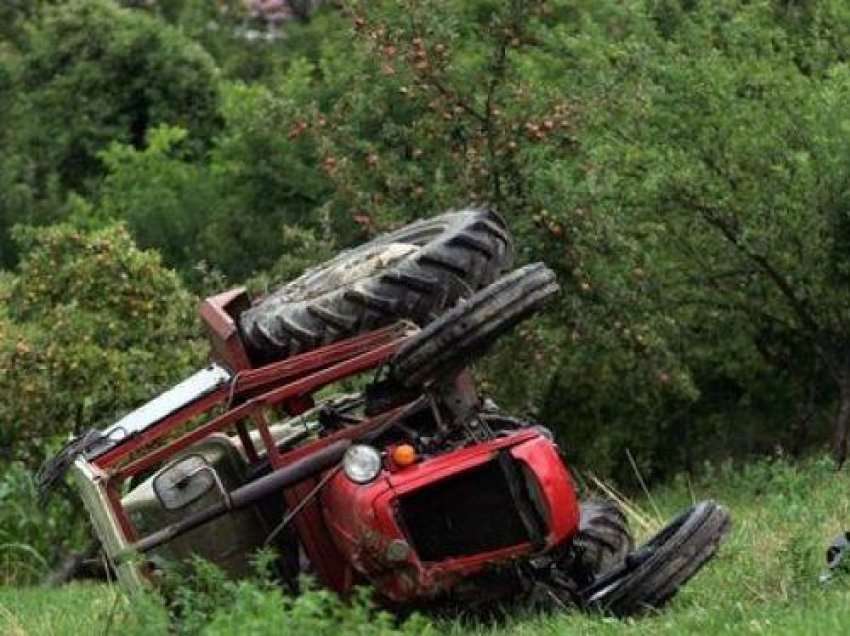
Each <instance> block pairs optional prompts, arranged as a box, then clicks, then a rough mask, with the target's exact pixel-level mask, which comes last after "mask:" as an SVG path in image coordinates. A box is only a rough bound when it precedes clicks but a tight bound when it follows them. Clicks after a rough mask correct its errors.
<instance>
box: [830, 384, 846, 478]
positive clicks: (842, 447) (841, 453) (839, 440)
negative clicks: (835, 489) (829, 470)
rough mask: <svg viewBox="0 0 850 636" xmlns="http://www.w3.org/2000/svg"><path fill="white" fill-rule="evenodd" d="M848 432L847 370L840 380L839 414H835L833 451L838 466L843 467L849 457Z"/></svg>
mask: <svg viewBox="0 0 850 636" xmlns="http://www.w3.org/2000/svg"><path fill="white" fill-rule="evenodd" d="M848 433H850V371H845V372H844V373H842V374H841V375H840V377H839V380H838V414H837V415H836V416H835V442H834V445H833V452H834V453H835V461H836V462H837V463H838V468H841V466H842V465H843V464H844V461H845V460H846V459H847V437H848Z"/></svg>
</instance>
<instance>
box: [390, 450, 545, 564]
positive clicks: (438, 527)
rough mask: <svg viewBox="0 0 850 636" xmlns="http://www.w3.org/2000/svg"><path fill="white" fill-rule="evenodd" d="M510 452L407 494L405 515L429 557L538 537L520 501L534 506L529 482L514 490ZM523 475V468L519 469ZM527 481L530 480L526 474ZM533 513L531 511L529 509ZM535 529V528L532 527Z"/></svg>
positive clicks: (439, 558)
mask: <svg viewBox="0 0 850 636" xmlns="http://www.w3.org/2000/svg"><path fill="white" fill-rule="evenodd" d="M504 459H507V458H506V457H505V458H502V460H494V461H491V462H488V463H486V464H484V465H482V466H480V467H477V468H474V469H472V470H469V471H465V472H463V473H461V474H460V475H455V476H453V477H449V478H447V479H443V480H441V481H439V482H437V483H436V484H434V485H432V486H429V487H427V488H424V489H422V490H419V491H417V492H415V493H412V494H410V495H407V496H405V497H402V498H401V499H400V500H399V515H400V518H401V522H402V525H403V527H404V529H405V531H406V533H407V536H408V538H409V539H410V541H411V543H412V544H413V547H414V549H415V550H416V552H417V554H418V555H419V558H420V559H421V560H423V561H442V560H444V559H448V558H452V557H460V556H468V555H473V554H478V553H481V552H489V551H491V550H498V549H500V548H507V547H510V546H514V545H517V544H520V543H525V542H527V541H530V540H532V539H531V537H530V533H529V528H528V525H529V521H528V520H526V521H523V516H522V515H521V514H520V510H519V509H518V505H519V506H522V507H524V508H525V509H526V510H528V509H530V507H531V506H530V502H529V501H528V499H527V494H526V488H525V485H524V483H522V484H520V485H519V488H517V487H515V488H514V492H515V493H516V492H517V491H518V490H521V491H522V493H521V494H520V495H519V496H520V497H522V498H523V501H521V502H517V501H516V500H515V498H514V497H515V495H512V493H511V484H510V483H509V481H508V480H509V475H511V474H512V472H511V470H510V469H508V470H506V468H505V461H504ZM514 472H515V473H516V474H518V475H520V477H519V479H520V480H522V477H521V473H520V472H519V471H514ZM522 481H523V482H524V480H522ZM526 516H528V515H526ZM532 529H533V528H532Z"/></svg>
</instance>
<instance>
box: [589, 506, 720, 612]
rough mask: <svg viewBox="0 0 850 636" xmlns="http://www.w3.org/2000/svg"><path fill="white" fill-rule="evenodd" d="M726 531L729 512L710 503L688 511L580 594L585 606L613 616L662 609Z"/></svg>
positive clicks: (700, 566)
mask: <svg viewBox="0 0 850 636" xmlns="http://www.w3.org/2000/svg"><path fill="white" fill-rule="evenodd" d="M730 527H731V520H730V517H729V513H728V512H727V511H726V509H725V508H723V507H722V506H719V505H718V504H716V503H715V502H713V501H703V502H701V503H699V504H697V505H695V506H693V507H691V508H689V509H688V510H686V511H685V512H683V513H682V514H681V515H679V516H678V517H676V518H675V519H674V520H673V521H672V522H670V523H669V524H668V525H667V526H666V527H664V528H663V529H662V530H661V531H660V532H658V533H657V534H656V535H655V536H654V537H652V538H651V539H650V540H649V541H647V542H646V543H645V544H644V545H642V546H641V547H640V548H638V549H637V550H636V551H634V552H633V553H631V554H629V555H628V556H627V557H626V559H625V561H624V562H623V564H622V565H621V566H620V567H615V568H614V569H613V570H611V571H610V572H608V573H603V574H602V576H600V577H599V578H598V579H597V580H596V581H595V582H594V583H593V584H592V585H590V586H589V587H588V588H586V589H584V590H582V591H581V596H582V598H583V602H584V604H585V606H586V607H587V608H589V609H596V610H601V611H603V612H605V613H609V614H613V615H615V616H631V615H635V614H640V613H643V612H646V611H649V610H653V609H658V608H660V607H661V606H663V605H664V604H665V603H666V602H667V601H669V600H670V599H671V598H672V597H673V596H674V595H675V594H676V592H677V591H678V590H679V588H681V587H682V586H683V585H684V584H685V583H687V582H688V581H689V580H690V579H691V577H693V576H694V575H695V574H696V573H697V572H698V571H699V570H700V568H702V566H703V565H705V564H706V563H707V562H708V561H709V560H710V559H711V558H713V557H714V556H715V554H716V553H717V549H718V547H719V545H720V542H721V541H722V540H723V538H724V537H725V535H726V533H727V532H728V531H729V528H730Z"/></svg>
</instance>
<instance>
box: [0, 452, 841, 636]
mask: <svg viewBox="0 0 850 636" xmlns="http://www.w3.org/2000/svg"><path fill="white" fill-rule="evenodd" d="M703 474H704V477H703V478H696V479H695V478H692V477H690V476H687V475H680V476H679V477H677V478H676V479H675V480H673V481H672V482H670V483H668V484H666V485H664V486H662V487H659V488H656V489H654V490H653V492H652V497H653V501H654V504H655V505H657V507H658V508H659V509H660V511H661V514H662V515H663V516H664V517H665V518H668V517H669V516H670V515H673V514H674V513H675V512H676V511H678V510H681V509H682V508H683V507H684V506H687V505H689V504H690V503H691V502H692V500H693V498H696V499H704V498H708V497H711V498H715V499H717V500H719V501H722V502H724V503H725V504H726V505H728V507H729V508H730V510H731V513H732V518H733V526H732V531H731V534H730V535H729V538H728V540H727V541H726V542H725V543H724V544H723V545H722V546H721V548H720V553H719V556H718V557H717V558H716V559H714V560H713V561H711V562H710V563H709V564H708V565H707V566H706V567H705V568H703V569H702V570H701V571H700V573H699V574H698V575H697V576H696V578H694V579H693V580H692V581H691V582H690V583H688V585H687V586H686V587H685V588H683V589H682V590H681V591H680V593H679V594H678V595H677V597H676V598H675V599H674V600H673V601H672V603H671V604H670V605H669V606H667V607H666V608H665V609H664V611H661V612H655V613H651V614H648V615H647V616H644V617H642V618H640V619H635V620H625V621H623V620H616V619H611V618H605V617H601V616H598V615H588V614H582V613H580V612H558V613H555V614H548V615H547V614H540V615H538V614H535V615H528V614H525V615H523V614H511V615H510V616H506V617H505V619H504V621H501V622H500V623H498V624H495V625H494V624H481V623H479V622H476V621H474V620H472V619H470V618H466V619H464V620H458V621H449V620H442V621H440V622H437V623H435V624H433V625H432V626H431V628H430V632H428V631H425V628H424V627H423V628H421V629H419V628H413V627H407V628H403V627H400V626H398V627H395V630H396V632H395V633H398V632H401V633H405V631H403V630H404V629H406V633H423V632H424V633H431V634H448V635H452V636H454V635H457V636H467V635H468V634H475V635H477V636H508V635H515V636H537V635H540V636H543V635H544V634H545V635H553V634H593V635H596V634H601V635H603V636H605V635H608V634H610V635H611V636H623V635H626V636H657V635H659V634H660V635H670V636H677V635H679V634H706V635H715V634H717V635H718V636H719V635H721V634H753V635H755V634H787V635H793V636H809V635H810V634H817V635H823V636H830V635H832V634H840V633H843V632H844V631H845V629H846V625H847V623H848V621H850V590H848V586H847V582H848V578H847V573H846V572H839V573H838V575H837V576H836V577H835V578H834V579H833V580H832V582H831V583H829V584H828V585H826V586H823V585H820V584H819V583H818V576H819V574H820V573H821V571H822V570H823V569H824V567H825V563H824V559H823V555H824V553H825V550H826V548H827V546H828V545H829V543H830V541H831V540H832V538H833V537H834V536H836V535H837V534H839V533H840V532H842V531H843V530H845V529H846V528H847V519H848V518H850V500H848V498H847V496H846V492H847V489H848V488H850V474H848V473H847V472H846V471H844V472H840V473H836V471H835V469H834V464H833V462H832V461H831V460H830V459H829V458H828V457H825V456H819V457H815V458H811V459H807V460H805V461H802V462H792V461H790V460H789V459H788V458H786V457H781V456H778V457H777V456H774V457H771V458H768V459H764V460H761V461H757V462H753V463H751V464H747V465H744V466H735V465H733V464H732V463H731V462H725V463H722V464H712V465H709V466H704V467H703ZM622 485H623V484H620V486H622ZM632 503H633V504H634V505H636V506H637V507H638V508H639V509H640V510H641V512H642V514H643V515H644V516H646V517H652V516H653V512H652V509H653V505H651V504H650V502H649V501H647V500H646V499H643V498H642V499H639V500H637V501H633V502H632ZM632 525H633V527H634V528H635V530H636V532H637V533H638V535H639V536H641V537H645V536H646V535H647V534H648V532H649V529H648V528H642V527H641V526H639V524H637V523H636V522H635V520H634V519H632ZM213 580H215V579H213ZM230 585H231V586H233V587H232V588H231V590H232V593H230V594H228V595H223V596H222V598H221V601H220V602H221V605H220V606H219V607H217V608H216V609H215V610H214V611H212V612H211V613H209V614H207V616H206V619H207V622H203V617H201V616H199V617H198V623H196V625H198V627H199V628H200V629H206V630H207V631H208V632H210V633H215V634H243V633H252V634H253V633H259V634H265V633H270V634H271V633H276V634H281V633H297V634H301V633H306V634H309V633H311V632H316V633H318V634H332V633H334V634H348V633H353V634H358V633H372V632H367V631H366V630H367V629H368V628H369V627H370V626H371V624H372V623H370V622H360V623H357V624H355V623H353V622H349V621H338V620H336V618H337V617H339V616H341V615H345V616H346V617H347V618H350V619H351V620H355V619H354V617H355V616H356V615H357V614H358V613H359V612H362V611H364V610H363V609H362V607H363V606H361V605H360V604H359V603H358V604H357V605H355V606H354V607H351V606H344V607H343V606H341V605H340V604H339V601H337V600H331V601H330V602H329V603H328V602H327V601H326V600H325V597H324V596H321V595H320V596H318V597H317V596H315V595H314V594H308V596H307V597H306V598H305V599H304V600H303V601H302V603H303V605H301V606H300V607H299V609H297V610H295V611H294V614H297V616H298V618H296V616H295V615H291V614H290V612H284V611H282V607H284V605H283V604H282V603H291V602H293V601H286V600H284V601H282V602H281V601H280V595H279V593H277V592H274V591H271V590H269V589H268V588H267V587H266V584H265V583H263V582H257V581H254V582H252V583H250V584H244V585H240V584H233V583H231V584H230ZM198 589H200V590H201V591H200V592H199V593H200V594H201V595H203V594H204V592H203V590H202V588H198ZM188 594H191V593H190V592H187V595H188ZM326 603H327V604H326ZM113 606H115V609H114V614H113V621H114V623H113V624H114V625H115V627H114V628H113V631H117V629H118V627H117V626H118V625H120V631H121V633H122V634H124V633H126V634H140V633H152V634H161V633H164V632H165V630H166V625H167V612H166V610H165V609H164V608H163V606H162V605H161V604H160V603H159V602H158V601H155V600H151V599H150V597H142V598H139V597H137V598H135V599H132V600H125V599H123V598H121V599H119V600H118V601H117V604H116V599H115V592H114V589H113V588H109V587H107V586H83V585H79V584H76V585H71V586H67V587H64V588H62V589H59V590H45V589H44V588H28V589H20V588H9V587H6V588H3V587H0V607H2V608H4V610H5V611H3V610H0V632H2V633H11V634H16V633H31V634H42V633H57V634H81V633H104V632H106V631H107V630H106V629H105V626H106V624H107V617H108V616H109V614H110V610H111V609H112V608H113ZM200 606H201V602H200V600H198V602H197V605H196V607H200ZM287 607H289V606H287ZM319 608H321V609H319ZM358 608H360V609H358ZM229 613H230V614H232V617H228V614H229ZM305 614H307V615H308V616H310V617H311V618H306V617H304V615H305ZM373 616H374V614H370V615H369V618H367V619H364V620H365V621H372V620H374V621H375V623H376V624H377V625H379V626H380V625H382V623H381V622H380V620H381V619H374V618H373ZM241 619H244V621H245V622H240V621H241ZM201 625H204V626H205V627H203V628H201V627H200V626H201ZM145 626H147V627H148V630H147V631H144V628H145ZM286 627H290V628H291V629H290V631H288V632H287V631H286V630H285V628H286ZM251 628H254V630H255V631H252V630H251ZM296 628H299V629H300V630H301V631H299V629H296ZM171 629H172V630H173V631H175V632H178V631H179V629H180V627H179V623H174V622H172V624H171ZM331 630H336V631H335V632H332V631H331ZM375 632H377V633H380V632H378V630H377V629H375ZM184 633H185V632H184ZM202 633H204V632H202ZM387 633H394V632H392V631H388V632H387Z"/></svg>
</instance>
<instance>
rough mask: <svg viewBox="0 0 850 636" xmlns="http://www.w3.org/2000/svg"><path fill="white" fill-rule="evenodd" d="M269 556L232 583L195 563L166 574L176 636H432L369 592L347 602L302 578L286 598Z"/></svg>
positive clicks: (424, 625)
mask: <svg viewBox="0 0 850 636" xmlns="http://www.w3.org/2000/svg"><path fill="white" fill-rule="evenodd" d="M273 561H274V554H272V553H264V552H260V553H258V554H257V555H256V557H255V560H254V567H255V571H256V573H255V576H254V577H253V578H251V579H248V580H242V581H233V580H230V579H228V578H227V576H226V575H225V574H224V573H223V572H222V571H221V570H220V569H218V568H217V567H216V566H215V565H213V564H211V563H208V562H205V561H203V560H200V559H198V560H196V561H194V562H193V563H191V564H190V565H189V566H188V568H186V567H184V568H181V569H179V570H172V571H170V572H169V573H168V574H167V575H166V581H165V583H166V585H165V589H164V598H165V599H166V600H165V605H166V607H167V608H168V612H169V615H170V617H171V625H172V629H173V630H174V632H175V633H178V634H186V635H187V636H188V635H192V634H209V635H210V636H213V635H219V634H221V635H222V636H223V635H225V634H234V633H249V634H257V635H258V636H259V635H263V634H269V635H272V634H280V633H292V634H316V635H317V636H325V635H327V636H336V635H337V634H364V635H366V634H369V635H371V634H378V635H380V636H402V635H413V634H419V635H421V636H426V635H430V634H436V632H435V631H434V629H433V627H432V626H431V624H430V623H429V622H428V621H427V620H425V619H423V618H422V617H420V616H418V615H414V616H412V617H410V618H408V619H407V620H404V621H400V620H397V619H396V618H395V617H393V616H392V615H390V614H389V613H387V612H386V611H382V610H379V609H378V608H377V607H376V605H375V604H374V603H373V601H372V598H371V594H370V593H369V592H368V591H367V590H365V589H360V590H358V591H357V592H356V593H355V594H353V596H352V597H351V598H349V599H347V600H342V599H340V597H339V596H337V595H336V594H334V593H333V592H330V591H328V590H323V589H319V588H316V587H315V586H314V585H313V584H311V582H310V581H309V580H306V579H305V580H303V581H302V583H301V585H302V588H303V589H302V590H301V592H300V593H299V594H298V595H296V596H291V595H288V594H285V593H284V592H283V591H282V590H281V588H280V587H279V585H278V583H277V582H276V581H275V579H274V568H273Z"/></svg>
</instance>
